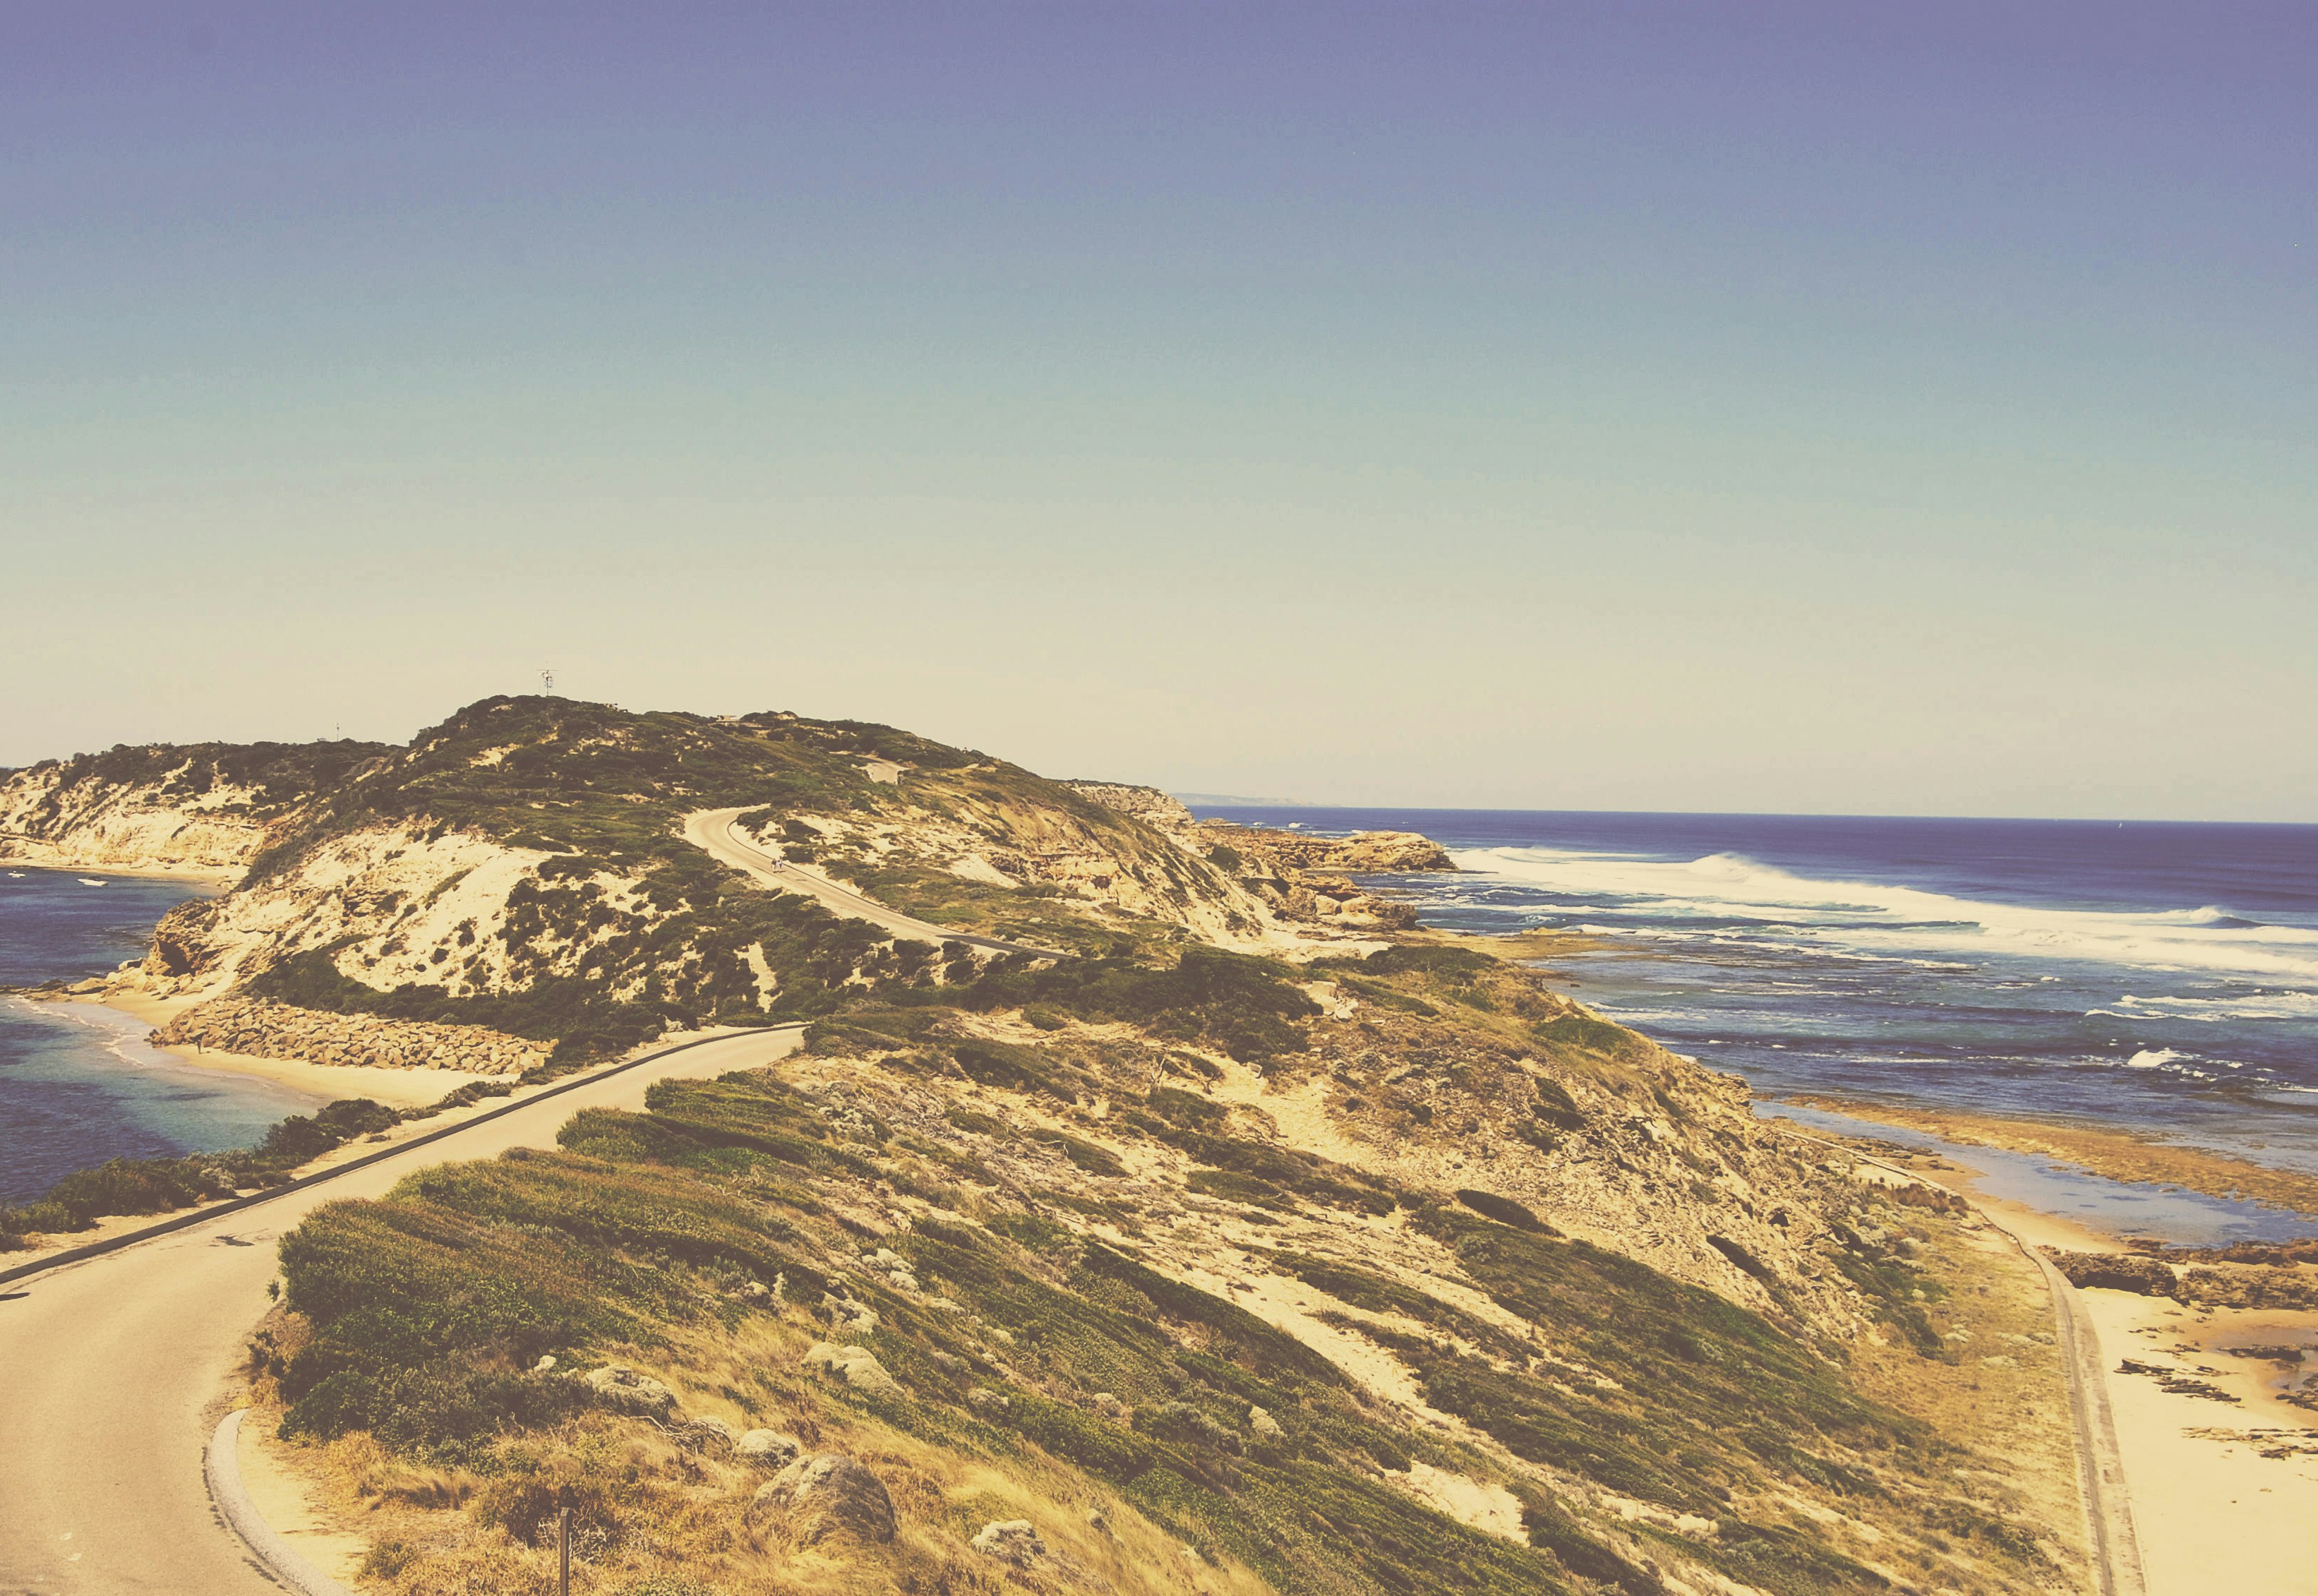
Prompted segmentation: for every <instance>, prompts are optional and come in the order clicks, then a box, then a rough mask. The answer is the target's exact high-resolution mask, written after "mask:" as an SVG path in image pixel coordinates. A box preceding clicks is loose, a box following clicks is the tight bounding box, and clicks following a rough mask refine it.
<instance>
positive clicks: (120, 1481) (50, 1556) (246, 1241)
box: [0, 1027, 799, 1596]
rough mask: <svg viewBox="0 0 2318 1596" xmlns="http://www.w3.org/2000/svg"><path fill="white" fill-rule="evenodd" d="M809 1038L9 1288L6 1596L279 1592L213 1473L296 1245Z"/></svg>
mask: <svg viewBox="0 0 2318 1596" xmlns="http://www.w3.org/2000/svg"><path fill="white" fill-rule="evenodd" d="M798 1036H799V1033H798V1030H797V1029H796V1028H795V1027H785V1028H783V1029H779V1030H766V1031H750V1032H744V1033H741V1035H738V1036H723V1037H718V1038H716V1039H715V1040H714V1041H710V1042H703V1043H698V1044H695V1045H691V1046H688V1047H679V1048H671V1049H668V1050H666V1051H663V1052H661V1053H657V1054H648V1055H646V1056H645V1057H644V1058H642V1059H640V1060H636V1061H633V1063H629V1064H627V1065H624V1066H615V1067H614V1069H612V1070H611V1071H598V1072H597V1073H596V1074H593V1075H589V1076H587V1077H584V1078H582V1079H580V1080H577V1081H575V1082H571V1083H570V1084H569V1085H568V1087H567V1089H562V1090H554V1091H550V1092H544V1093H541V1094H539V1095H537V1096H535V1097H532V1098H526V1099H523V1100H522V1101H519V1102H517V1103H516V1104H514V1105H511V1106H510V1107H508V1108H506V1109H504V1110H502V1111H501V1112H499V1113H498V1114H497V1115H496V1116H490V1117H487V1118H481V1119H478V1120H475V1121H473V1122H471V1123H469V1124H467V1125H460V1126H458V1127H456V1128H455V1129H454V1130H453V1131H451V1132H450V1133H449V1134H446V1135H444V1136H442V1137H440V1138H438V1139H436V1140H434V1141H431V1142H428V1143H426V1144H424V1145H421V1146H413V1147H410V1148H407V1149H397V1150H395V1151H394V1152H391V1153H389V1154H388V1155H387V1156H386V1157H384V1158H382V1159H380V1160H378V1161H376V1162H373V1163H370V1164H366V1165H361V1166H357V1167H353V1168H349V1169H347V1170H345V1171H344V1172H343V1173H342V1174H335V1175H332V1176H331V1177H330V1178H328V1179H322V1180H319V1181H317V1182H316V1183H314V1184H312V1185H310V1186H306V1187H303V1188H298V1189H295V1190H292V1191H286V1192H283V1193H281V1194H279V1195H277V1196H275V1197H270V1198H267V1199H265V1200H264V1201H262V1202H259V1203H256V1204H254V1205H252V1206H247V1207H242V1208H238V1209H237V1210H234V1211H231V1212H228V1213H222V1214H219V1215H214V1216H211V1217H209V1218H206V1219H204V1220H202V1221H201V1222H200V1223H198V1224H193V1225H191V1226H188V1227H186V1228H184V1229H181V1230H177V1231H175V1232H172V1233H168V1234H166V1235H161V1236H157V1237H155V1238H153V1239H151V1240H148V1241H142V1242H137V1243H136V1244H134V1245H132V1246H130V1247H128V1248H125V1249H123V1250H122V1251H117V1252H113V1253H110V1254H108V1255H106V1256H103V1257H100V1258H91V1259H84V1260H79V1261H76V1262H74V1261H67V1262H63V1263H60V1264H58V1266H57V1267H55V1268H54V1269H48V1270H43V1271H42V1272H40V1273H38V1274H35V1275H33V1276H31V1278H25V1279H19V1280H15V1281H13V1282H10V1283H8V1284H5V1285H0V1593H4V1596H32V1593H35V1592H37V1593H38V1596H142V1593H145V1592H152V1593H153V1596H163V1593H167V1596H265V1593H266V1592H274V1596H279V1590H280V1587H278V1586H277V1585H275V1584H274V1583H273V1582H272V1581H271V1580H270V1579H268V1578H267V1577H266V1576H265V1574H262V1573H260V1572H259V1571H258V1569H257V1568H256V1565H255V1564H253V1563H252V1562H251V1561H250V1559H249V1556H248V1555H247V1552H245V1551H244V1549H243V1548H242V1547H241V1545H240V1543H239V1542H238V1540H236V1539H235V1538H234V1537H233V1536H232V1534H231V1533H230V1532H229V1531H228V1530H227V1529H225V1528H224V1526H223V1525H222V1523H220V1520H219V1519H218V1517H217V1515H216V1513H215V1511H213V1510H212V1508H211V1503H210V1499H209V1493H208V1491H207V1489H206V1487H205V1485H204V1484H203V1480H202V1447H203V1443H204V1442H205V1441H206V1440H207V1439H208V1438H209V1434H210V1430H211V1426H212V1425H213V1424H214V1423H215V1421H216V1418H217V1414H218V1411H219V1409H220V1405H221V1403H222V1400H223V1397H224V1394H225V1390H226V1385H227V1382H228V1380H229V1378H230V1377H231V1376H232V1374H233V1372H234V1370H235V1368H236V1367H238V1365H239V1363H240V1361H241V1358H242V1353H243V1347H244V1342H245V1340H246V1338H247V1335H248V1333H249V1331H250V1329H251V1327H252V1326H253V1325H254V1324H255V1323H256V1322H257V1320H258V1319H259V1318H260V1317H261V1316H262V1315H263V1314H265V1309H266V1305H267V1301H266V1296H265V1285H266V1282H267V1281H268V1280H270V1279H272V1278H274V1273H275V1267H276V1260H275V1256H274V1254H275V1243H276V1242H278V1241H279V1240H280V1238H281V1236H282V1234H283V1233H284V1232H285V1231H288V1230H290V1229H292V1227H294V1226H295V1225H296V1224H297V1223H298V1222H299V1221H300V1220H301V1219H302V1218H304V1217H305V1215H307V1214H309V1213H310V1212H311V1211H312V1210H313V1209H314V1208H316V1207H318V1206H320V1205H321V1204H323V1203H326V1202H334V1201H336V1200H337V1199H338V1198H340V1197H377V1196H379V1195H380V1194H382V1193H383V1192H384V1191H385V1190H386V1189H387V1188H389V1187H391V1186H392V1185H393V1184H394V1183H395V1182H396V1181H398V1180H400V1179H402V1178H403V1177H404V1176H405V1175H408V1174H409V1173H411V1172H412V1171H413V1170H419V1169H424V1168H427V1167H428V1166H430V1165H433V1164H437V1163H445V1162H450V1161H457V1160H465V1159H476V1158H490V1157H495V1156H497V1155H498V1154H499V1153H501V1152H506V1151H508V1149H509V1148H513V1147H552V1146H553V1145H554V1143H555V1133H556V1132H557V1131H558V1130H560V1129H561V1128H562V1126H563V1125H564V1123H565V1121H567V1120H568V1119H569V1118H570V1117H571V1116H572V1115H573V1114H575V1113H577V1112H578V1111H579V1110H580V1109H582V1108H637V1107H642V1104H643V1096H644V1091H645V1089H647V1088H648V1087H650V1086H651V1084H652V1082H654V1081H656V1080H667V1079H670V1078H673V1077H678V1076H686V1077H699V1076H708V1075H721V1074H723V1073H726V1072H727V1071H732V1070H745V1069H752V1068H755V1067H758V1066H759V1065H763V1064H768V1063H772V1062H773V1061H774V1060H776V1059H777V1058H780V1057H781V1056H783V1055H784V1054H788V1053H790V1052H792V1051H794V1050H795V1047H796V1045H797V1041H798Z"/></svg>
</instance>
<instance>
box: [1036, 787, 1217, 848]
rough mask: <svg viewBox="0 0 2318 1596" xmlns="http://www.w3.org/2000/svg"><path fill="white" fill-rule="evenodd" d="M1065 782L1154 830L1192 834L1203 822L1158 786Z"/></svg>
mask: <svg viewBox="0 0 2318 1596" xmlns="http://www.w3.org/2000/svg"><path fill="white" fill-rule="evenodd" d="M1063 785H1065V786H1066V787H1068V788H1069V789H1070V790H1071V791H1072V792H1074V793H1076V794H1078V795H1079V796H1080V797H1082V798H1085V799H1088V800H1090V801H1092V802H1096V803H1100V804H1101V805H1102V806H1103V807H1104V808H1105V809H1115V810H1117V811H1119V813H1121V814H1124V815H1133V816H1134V817H1135V818H1136V819H1137V820H1141V821H1142V822H1143V823H1144V824H1145V825H1146V826H1148V827H1150V828H1151V829H1153V830H1155V831H1164V832H1166V833H1167V834H1168V835H1169V836H1171V837H1189V836H1190V834H1191V830H1192V829H1193V828H1194V827H1195V826H1196V825H1198V823H1199V822H1198V821H1197V820H1194V819H1193V818H1192V815H1191V811H1190V810H1188V809H1186V808H1184V807H1183V801H1182V800H1181V799H1180V798H1177V797H1174V796H1173V795H1172V794H1166V793H1163V792H1161V791H1160V790H1159V789H1158V788H1156V787H1137V786H1131V785H1128V784H1127V783H1125V782H1065V783H1063Z"/></svg>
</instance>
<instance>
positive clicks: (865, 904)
mask: <svg viewBox="0 0 2318 1596" xmlns="http://www.w3.org/2000/svg"><path fill="white" fill-rule="evenodd" d="M746 813H748V811H747V810H745V809H704V810H701V811H697V812H696V813H693V814H688V815H687V816H685V817H684V839H685V840H686V841H687V842H688V843H690V844H692V846H693V847H696V848H699V849H700V850H702V851H703V852H704V853H706V854H707V855H709V856H711V857H713V858H716V859H721V860H723V862H724V863H725V864H727V865H732V868H734V869H735V870H741V871H745V872H746V873H747V874H750V875H752V876H754V877H756V879H757V880H759V881H760V882H762V883H765V884H766V885H767V886H768V887H771V888H772V889H773V890H774V891H776V892H800V893H803V894H804V896H806V897H808V898H812V899H813V900H815V901H818V902H819V903H820V904H821V906H822V908H824V909H826V910H829V911H830V912H831V914H841V915H843V916H845V918H847V919H857V920H867V921H868V922H869V923H870V924H871V925H873V926H876V927H877V928H880V929H882V930H887V931H891V932H893V933H894V935H895V936H896V937H910V938H912V939H913V940H915V941H919V942H930V943H932V944H934V946H937V947H939V946H941V944H943V943H945V942H963V943H966V944H967V945H968V946H973V947H988V948H994V949H996V950H997V951H998V952H1000V953H1021V954H1029V955H1030V956H1031V957H1032V958H1038V959H1067V958H1071V957H1073V956H1074V955H1071V954H1068V953H1065V952H1064V951H1063V950H1062V949H1061V948H1056V947H1039V946H1035V945H1034V944H1031V943H1028V942H1007V941H1004V940H1002V939H1001V938H999V937H975V936H972V935H969V934H968V933H966V932H964V931H957V930H952V929H951V928H949V927H948V926H937V925H935V924H934V923H933V922H932V921H930V920H921V919H912V918H910V917H909V916H908V915H906V914H903V912H902V911H901V910H897V909H888V908H887V907H886V906H885V904H883V903H880V902H878V901H876V899H874V898H865V897H863V896H862V895H861V894H860V893H858V892H855V891H854V890H853V889H852V888H850V887H842V886H840V885H838V884H837V883H835V882H833V881H831V880H830V879H829V877H827V876H825V875H823V874H821V873H820V872H818V871H814V870H807V869H805V868H804V867H803V866H802V865H792V864H790V863H788V862H787V861H786V860H785V859H780V858H777V857H775V856H773V855H771V854H768V853H767V852H766V851H765V850H764V849H763V848H760V847H758V846H757V845H756V844H755V843H753V842H750V841H749V840H748V839H747V838H745V837H743V836H742V835H741V828H740V827H739V826H738V825H736V824H735V823H734V822H735V821H737V820H739V819H740V818H741V816H742V815H744V814H746Z"/></svg>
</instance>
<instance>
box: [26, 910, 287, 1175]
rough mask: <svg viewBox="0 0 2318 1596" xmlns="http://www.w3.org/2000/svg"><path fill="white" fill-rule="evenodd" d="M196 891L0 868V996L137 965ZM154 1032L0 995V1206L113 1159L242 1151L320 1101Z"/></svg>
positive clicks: (90, 1008)
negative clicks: (182, 1054) (183, 1054)
mask: <svg viewBox="0 0 2318 1596" xmlns="http://www.w3.org/2000/svg"><path fill="white" fill-rule="evenodd" d="M85 881H101V882H102V883H103V885H102V886H88V885H85V884H84V882H85ZM199 890H200V889H198V888H197V887H196V886H194V885H193V883H188V882H183V881H168V880H157V879H154V878H151V877H139V876H120V875H107V874H104V873H103V872H102V871H91V872H88V873H87V874H85V876H84V875H83V874H80V873H77V872H70V871H55V870H31V869H19V868H16V867H13V866H5V867H0V985H4V986H31V985H34V984H37V983H39V982H44V981H52V980H63V981H67V982H70V981H78V980H81V979H83V978H85V977H86V976H91V975H101V974H103V973H105V972H106V971H108V970H111V969H112V968H113V967H114V966H115V965H116V964H120V963H121V961H122V960H123V959H130V958H136V957H138V956H139V955H142V954H143V952H144V951H145V946H146V943H147V941H148V938H149V937H151V935H152V930H153V927H154V924H155V922H157V920H159V919H160V918H161V917H162V916H163V915H164V914H166V913H167V912H168V911H169V910H171V909H173V908H175V906H176V905H178V904H179V903H182V902H184V901H185V900H186V899H188V898H191V897H193V896H194V895H196V893H197V892H198V891H199ZM149 1029H150V1027H148V1026H146V1025H145V1024H143V1023H141V1022H139V1021H138V1020H135V1019H132V1018H130V1017H129V1016H127V1015H125V1014H121V1013H120V1012H119V1011H117V1010H114V1009H106V1008H103V1007H101V1006H100V1005H97V1004H94V1003H48V1002H32V1001H30V1000H25V999H22V998H15V997H8V996H4V995H0V1202H5V1203H22V1202H27V1201H29V1200H31V1198H33V1197H39V1196H40V1194H41V1193H42V1192H44V1191H46V1190H47V1189H48V1188H49V1187H50V1186H51V1185H53V1184H55V1183H56V1181H57V1180H58V1179H59V1178H61V1177H63V1176H65V1175H68V1174H70V1173H71V1172H72V1171H74V1170H82V1169H87V1168H89V1167H90V1166H92V1165H94V1164H100V1163H103V1162H104V1161H105V1160H107V1159H110V1158H117V1157H124V1156H125V1157H129V1158H158V1157H164V1156H168V1155H174V1154H177V1153H184V1152H219V1151H222V1150H223V1149H226V1148H229V1147H242V1146H247V1145H248V1144H250V1143H254V1142H256V1140H258V1138H260V1137H261V1136H263V1135H264V1134H265V1131H266V1127H268V1126H269V1125H274V1123H275V1122H276V1121H278V1120H280V1119H282V1118H283V1116H286V1115H291V1114H301V1113H310V1112H311V1111H312V1110H313V1109H314V1108H315V1107H317V1106H318V1105H319V1102H320V1099H319V1098H313V1097H310V1096H308V1095H307V1094H305V1093H303V1092H296V1091H291V1090H289V1089H286V1088H283V1087H278V1086H274V1085H273V1084H271V1083H269V1082H266V1081H262V1080H254V1079H251V1078H248V1077H246V1076H239V1075H230V1074H227V1073H224V1072H222V1071H214V1070H204V1069H202V1068H200V1067H198V1066H196V1065H193V1064H188V1063H184V1062H182V1061H181V1060H179V1059H177V1058H175V1057H174V1056H172V1055H171V1054H166V1053H163V1052H161V1051H159V1050H158V1049H157V1048H153V1047H149V1046H148V1045H146V1043H145V1036H146V1033H147V1032H148V1030H149Z"/></svg>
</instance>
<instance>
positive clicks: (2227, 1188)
mask: <svg viewBox="0 0 2318 1596" xmlns="http://www.w3.org/2000/svg"><path fill="white" fill-rule="evenodd" d="M1763 1100H1764V1101H1765V1102H1769V1101H1774V1100H1775V1101H1777V1102H1781V1103H1792V1104H1796V1105H1798V1106H1800V1107H1806V1108H1817V1109H1820V1110H1823V1111H1826V1112H1828V1113H1834V1114H1840V1115H1843V1116H1846V1117H1848V1118H1852V1119H1858V1120H1865V1121H1868V1122H1870V1123H1872V1124H1876V1125H1889V1126H1891V1127H1893V1128H1895V1129H1900V1130H1909V1131H1916V1132H1918V1133H1921V1134H1927V1135H1933V1136H1937V1137H1939V1138H1940V1139H1942V1140H1943V1141H1947V1142H1953V1143H1962V1144H1964V1145H1969V1146H1978V1147H1988V1148H1993V1149H1995V1150H1997V1151H1999V1152H2017V1153H2023V1154H2026V1155H2028V1156H2030V1157H2035V1158H2047V1159H2053V1160H2056V1161H2061V1162H2064V1163H2071V1164H2076V1165H2078V1166H2080V1167H2081V1168H2083V1169H2085V1170H2090V1171H2091V1172H2092V1173H2093V1174H2096V1175H2098V1176H2101V1177H2102V1178H2104V1179H2109V1180H2121V1181H2127V1182H2131V1183H2134V1184H2137V1185H2153V1186H2167V1187H2178V1188H2180V1189H2182V1190H2184V1191H2193V1192H2197V1193H2199V1194H2201V1195H2203V1196H2206V1197H2217V1198H2221V1199H2223V1200H2224V1201H2232V1202H2248V1203H2258V1204H2261V1205H2263V1206H2268V1207H2272V1208H2277V1209H2278V1210H2281V1211H2283V1212H2287V1213H2295V1214H2302V1215H2310V1216H2312V1220H2313V1223H2312V1226H2311V1233H2312V1234H2313V1235H2318V1175H2314V1174H2308V1173H2305V1172H2304V1171H2302V1170H2291V1169H2285V1168H2281V1167H2279V1166H2278V1165H2275V1164H2262V1163H2256V1162H2254V1161H2252V1160H2251V1159H2249V1158H2244V1157H2242V1156H2240V1155H2238V1154H2236V1153H2231V1152H2219V1151H2217V1150H2215V1149H2212V1148H2206V1147H2194V1146H2189V1145H2186V1144H2184V1143H2178V1142H2166V1141H2161V1140H2159V1139H2158V1137H2157V1135H2156V1134H2155V1133H2154V1132H2150V1131H2141V1130H2132V1129H2126V1128H2125V1127H2123V1126H2116V1125H2093V1124H2088V1123H2086V1122H2083V1121H2080V1120H2065V1119H2035V1118H2030V1117H2027V1116H2017V1115H2004V1114H1978V1113H1973V1112H1971V1111H1969V1110H1965V1109H1960V1108H1935V1107H1924V1106H1921V1105H1916V1104H1900V1103H1889V1102H1882V1101H1873V1100H1869V1099H1864V1098H1846V1097H1844V1096H1841V1095H1840V1094H1837V1093H1833V1092H1794V1093H1790V1094H1788V1095H1786V1096H1784V1097H1782V1098H1776V1099H1771V1098H1765V1099H1763ZM2118 1239H2120V1240H2121V1239H2122V1238H2118Z"/></svg>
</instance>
